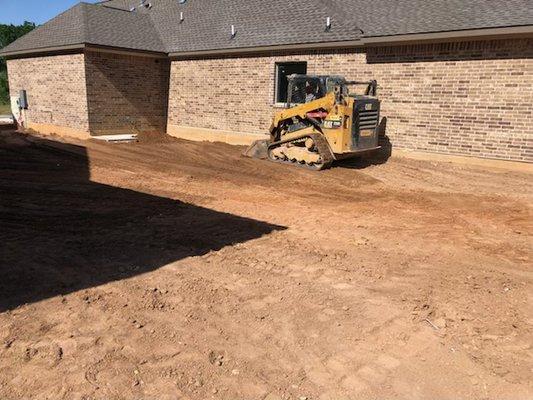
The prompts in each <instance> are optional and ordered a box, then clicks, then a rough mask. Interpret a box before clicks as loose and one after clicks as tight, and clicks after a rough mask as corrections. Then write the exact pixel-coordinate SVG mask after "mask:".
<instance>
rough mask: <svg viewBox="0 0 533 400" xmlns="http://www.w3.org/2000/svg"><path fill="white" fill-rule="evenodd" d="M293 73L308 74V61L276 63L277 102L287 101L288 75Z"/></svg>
mask: <svg viewBox="0 0 533 400" xmlns="http://www.w3.org/2000/svg"><path fill="white" fill-rule="evenodd" d="M292 74H301V75H305V74H307V63H306V62H289V63H276V103H286V102H287V89H288V87H289V81H288V80H287V77H288V76H289V75H292Z"/></svg>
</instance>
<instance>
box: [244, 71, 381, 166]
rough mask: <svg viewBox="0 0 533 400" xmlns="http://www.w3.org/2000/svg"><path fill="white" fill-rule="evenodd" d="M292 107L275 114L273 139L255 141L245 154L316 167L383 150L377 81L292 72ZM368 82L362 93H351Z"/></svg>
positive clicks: (288, 106) (272, 129)
mask: <svg viewBox="0 0 533 400" xmlns="http://www.w3.org/2000/svg"><path fill="white" fill-rule="evenodd" d="M288 81H289V82H288V83H289V85H288V93H287V106H286V108H285V109H284V110H282V111H280V112H278V113H276V115H275V116H274V120H273V121H272V125H271V127H270V139H266V140H258V141H256V142H255V143H253V144H252V145H251V146H250V147H249V148H248V149H247V150H246V151H245V152H244V155H245V156H248V157H253V158H262V159H269V160H271V161H274V162H280V163H288V164H294V165H298V166H302V167H306V168H309V169H313V170H322V169H326V168H329V167H330V166H331V164H332V163H333V161H334V160H339V159H344V158H349V157H354V156H357V155H359V154H362V153H366V152H370V151H374V150H378V149H379V145H378V139H379V138H378V134H379V132H378V125H379V115H380V102H379V100H378V99H377V97H376V95H377V82H376V81H369V82H357V81H346V79H344V78H343V77H341V76H311V75H290V76H289V77H288ZM354 85H366V91H365V93H364V94H363V95H355V94H350V91H349V88H350V86H354Z"/></svg>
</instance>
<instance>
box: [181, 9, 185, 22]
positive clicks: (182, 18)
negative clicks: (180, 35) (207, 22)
mask: <svg viewBox="0 0 533 400" xmlns="http://www.w3.org/2000/svg"><path fill="white" fill-rule="evenodd" d="M184 19H185V18H184V17H183V11H182V12H180V22H183V20H184Z"/></svg>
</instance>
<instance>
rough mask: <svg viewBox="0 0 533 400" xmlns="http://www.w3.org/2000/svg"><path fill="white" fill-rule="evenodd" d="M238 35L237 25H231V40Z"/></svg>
mask: <svg viewBox="0 0 533 400" xmlns="http://www.w3.org/2000/svg"><path fill="white" fill-rule="evenodd" d="M236 34H237V30H236V29H235V25H231V38H232V39H233V38H234V37H235V35H236Z"/></svg>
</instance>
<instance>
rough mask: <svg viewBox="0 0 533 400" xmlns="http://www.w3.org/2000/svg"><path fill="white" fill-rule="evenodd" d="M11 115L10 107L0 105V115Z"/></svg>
mask: <svg viewBox="0 0 533 400" xmlns="http://www.w3.org/2000/svg"><path fill="white" fill-rule="evenodd" d="M5 114H11V106H10V105H9V104H0V115H5Z"/></svg>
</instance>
